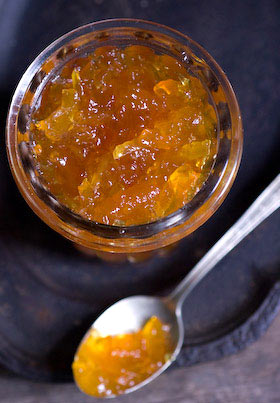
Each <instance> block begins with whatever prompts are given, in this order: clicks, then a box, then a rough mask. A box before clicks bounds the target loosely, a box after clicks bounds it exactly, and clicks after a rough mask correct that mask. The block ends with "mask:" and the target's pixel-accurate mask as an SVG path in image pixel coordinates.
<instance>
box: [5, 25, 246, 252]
mask: <svg viewBox="0 0 280 403" xmlns="http://www.w3.org/2000/svg"><path fill="white" fill-rule="evenodd" d="M133 44H137V45H145V46H149V47H151V48H152V49H153V50H154V51H156V52H160V53H166V54H169V55H171V56H173V57H175V58H176V59H178V60H179V61H181V62H182V63H183V64H184V65H185V67H186V69H187V70H188V71H189V72H190V73H191V74H193V75H195V76H196V77H197V78H199V79H200V80H201V82H202V83H203V85H204V87H205V89H206V90H207V91H208V94H209V100H210V101H209V102H211V103H212V105H213V107H214V109H215V111H216V115H217V136H218V147H217V154H216V158H215V161H214V163H213V167H212V170H211V172H210V175H209V177H208V179H207V180H206V182H205V183H204V185H203V186H202V188H201V189H200V191H199V192H198V193H197V194H196V195H195V197H194V198H193V199H192V200H191V201H190V202H189V203H188V204H186V205H185V206H184V207H183V208H181V209H179V210H177V211H176V212H174V213H172V214H170V215H169V216H167V217H164V218H161V219H159V220H157V221H155V222H151V223H147V224H143V225H135V226H127V227H125V226H111V225H105V224H101V223H97V222H93V221H89V220H86V219H84V218H83V217H81V216H79V215H77V214H75V213H73V212H72V211H71V210H69V209H68V208H67V207H65V206H64V205H62V204H60V203H59V202H58V200H57V199H56V198H55V197H54V195H52V194H51V193H50V192H49V191H48V190H47V189H46V187H45V186H44V184H43V183H42V181H41V179H40V175H38V173H37V171H36V169H35V161H34V157H33V153H32V150H31V140H32V139H31V134H30V133H29V123H30V116H31V114H32V110H33V108H34V105H35V104H36V100H37V99H38V97H39V96H40V93H41V92H42V89H43V88H44V86H45V85H46V84H47V83H48V81H49V80H51V79H52V78H53V77H54V76H55V75H56V74H57V73H58V71H59V70H60V69H61V68H62V66H63V65H64V64H65V63H66V62H68V61H69V60H70V59H72V58H76V57H79V56H81V55H83V54H85V53H87V52H91V51H93V50H94V49H96V48H97V47H100V46H104V45H115V46H119V45H120V46H127V45H133ZM7 150H8V156H9V162H10V166H11V170H12V173H13V175H14V178H15V180H16V183H17V185H18V187H19V189H20V191H21V193H22V195H23V197H24V198H25V200H26V201H27V203H28V204H29V206H30V207H31V208H32V209H33V211H34V212H35V213H36V214H37V215H38V216H39V217H40V218H41V219H42V220H43V221H44V222H45V223H46V224H48V225H49V226H50V227H51V228H53V229H54V230H56V231H57V232H59V233H60V234H61V235H63V236H65V237H66V238H68V239H70V240H71V241H73V242H75V243H76V244H78V245H80V247H81V248H90V249H93V250H96V251H97V253H98V254H99V255H100V253H104V254H108V253H112V252H113V253H117V254H119V253H121V254H132V256H133V255H134V254H135V253H139V252H147V251H152V250H155V249H159V248H164V247H166V246H168V245H171V244H173V243H175V242H177V241H179V240H180V239H182V238H183V237H185V236H187V235H189V234H190V233H191V232H193V231H194V230H196V229H197V228H198V227H199V226H200V225H202V224H203V223H204V222H205V221H206V220H207V219H208V218H209V217H210V216H211V215H212V214H213V213H214V212H215V211H216V210H217V208H218V207H219V206H220V205H221V203H222V202H223V200H224V199H225V197H226V195H227V193H228V192H229V189H230V187H231V185H232V183H233V181H234V179H235V176H236V173H237V170H238V167H239V163H240V158H241V153H242V122H241V116H240V111H239V107H238V103H237V100H236V97H235V94H234V92H233V89H232V87H231V85H230V83H229V81H228V79H227V77H226V76H225V74H224V72H223V71H222V69H221V68H220V67H219V66H218V64H217V63H216V62H215V60H214V59H213V58H212V57H211V56H210V55H209V54H208V53H207V52H206V51H205V50H204V49H203V48H202V47H201V46H200V45H198V44H197V43H196V42H194V41H193V40H192V39H190V38H188V37H187V36H185V35H183V34H181V33H179V32H177V31H175V30H174V29H171V28H168V27H165V26H162V25H159V24H156V23H152V22H147V21H141V20H133V19H114V20H107V21H100V22H95V23H92V24H88V25H85V26H82V27H80V28H77V29H75V30H74V31H71V32H69V33H67V34H66V35H64V36H62V37H61V38H59V39H57V40H56V41H55V42H53V43H52V44H51V45H50V46H48V47H47V48H46V49H45V50H44V51H43V52H42V53H41V54H40V55H39V56H38V57H37V58H36V59H35V60H34V61H33V63H32V64H31V65H30V67H29V68H28V69H27V71H26V72H25V73H24V75H23V77H22V79H21V81H20V82H19V84H18V87H17V89H16V91H15V94H14V96H13V99H12V102H11V106H10V110H9V113H8V119H7Z"/></svg>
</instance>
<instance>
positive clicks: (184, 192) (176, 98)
mask: <svg viewBox="0 0 280 403" xmlns="http://www.w3.org/2000/svg"><path fill="white" fill-rule="evenodd" d="M216 123H217V121H216V115H215V111H214V109H213V107H212V106H211V104H210V103H209V95H208V93H207V91H206V90H205V88H204V87H203V85H202V83H201V81H200V80H199V79H198V78H196V77H195V76H194V75H193V74H191V73H190V72H188V71H187V70H186V68H185V67H184V66H183V64H182V63H181V62H179V61H178V60H176V59H175V58H174V57H171V56H169V55H166V54H157V53H155V52H154V51H153V50H152V49H150V48H149V47H146V46H136V45H133V46H128V47H126V48H121V47H110V46H103V47H100V48H98V49H96V50H95V51H94V53H92V54H89V55H87V56H85V57H82V58H74V59H72V60H70V61H69V62H67V63H66V64H65V65H64V67H63V69H62V70H61V71H60V73H59V74H58V75H57V76H56V77H55V78H54V79H53V80H51V81H50V82H49V83H48V84H47V85H46V86H45V88H44V89H43V91H42V94H41V96H40V100H39V102H38V103H37V106H36V107H35V110H34V112H33V114H32V123H31V126H30V132H31V133H32V140H33V143H32V144H33V152H34V155H35V157H36V160H37V166H38V171H39V174H40V175H41V177H42V178H43V180H44V183H45V185H46V187H47V188H48V189H49V191H50V192H51V193H52V194H53V195H54V196H55V197H56V198H57V199H58V200H59V202H61V203H62V204H64V205H66V206H67V207H68V208H70V209H71V210H72V211H73V212H75V213H77V214H79V215H81V216H83V217H84V218H87V219H89V220H92V221H97V222H100V223H104V224H111V225H121V226H122V225H137V224H143V223H148V222H152V221H156V220H157V219H159V218H161V217H164V216H166V215H168V214H170V213H172V212H174V211H175V210H177V209H179V208H181V207H183V206H184V205H185V204H186V203H188V202H189V201H190V200H191V199H192V198H193V197H194V195H195V194H196V193H197V192H198V191H199V189H200V188H201V186H202V185H203V183H204V182H205V180H206V179H207V177H208V175H209V172H210V169H211V167H212V164H213V160H214V158H215V153H216V146H217V133H216Z"/></svg>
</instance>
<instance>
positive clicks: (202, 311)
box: [0, 0, 280, 379]
mask: <svg viewBox="0 0 280 403" xmlns="http://www.w3.org/2000/svg"><path fill="white" fill-rule="evenodd" d="M113 17H131V18H142V19H147V20H152V21H155V22H159V23H162V24H166V25H169V26H171V27H173V28H176V29H178V30H179V31H181V32H183V33H185V34H187V35H189V36H190V37H192V38H193V39H194V40H196V41H197V42H199V43H200V44H201V45H202V46H203V47H205V48H206V49H207V50H208V51H209V52H210V53H211V55H212V56H214V58H215V59H216V60H217V62H218V63H219V64H220V65H221V67H222V68H223V69H224V71H225V72H226V74H227V75H228V78H229V79H230V81H231V83H232V85H233V87H234V90H235V92H236V95H237V98H238V100H239V104H240V108H241V112H242V116H243V124H244V153H243V159H242V163H241V167H240V170H239V173H238V176H237V179H236V181H235V184H234V185H233V188H232V190H231V192H230V194H229V196H228V197H227V199H226V201H225V202H224V204H223V205H222V207H221V208H220V209H219V211H218V212H217V213H216V214H215V215H214V216H213V217H212V218H211V219H210V220H209V221H208V223H206V224H205V225H204V226H203V227H202V228H200V229H199V230H197V231H196V232H195V234H192V235H191V236H189V237H188V238H187V239H185V240H184V241H183V242H182V243H181V244H180V246H179V247H178V249H176V250H175V251H174V252H173V254H171V255H170V257H169V258H167V259H164V260H163V259H160V258H154V259H152V260H151V261H149V262H147V263H144V264H138V265H136V266H133V265H131V264H127V265H124V264H122V265H119V266H116V265H109V264H105V263H103V262H101V261H99V260H95V259H93V258H89V257H85V256H83V255H81V254H80V253H79V252H77V251H76V250H75V249H74V248H73V247H72V245H71V244H70V243H69V242H68V241H67V240H65V239H63V238H61V237H60V236H59V235H58V234H56V233H54V232H53V231H52V230H51V229H49V228H48V227H47V226H46V225H45V224H44V223H42V222H41V221H40V220H39V219H38V218H37V217H36V216H35V215H34V214H33V212H32V211H31V210H30V209H29V207H28V206H27V205H26V203H25V202H24V200H23V199H22V197H21V196H20V194H19V192H18V190H17V188H16V185H15V183H14V181H13V179H12V176H11V174H10V171H9V167H8V162H7V158H6V153H5V139H4V126H5V118H6V114H7V109H8V105H9V101H10V99H11V96H12V93H13V91H14V89H15V87H16V85H17V82H18V81H19V79H20V77H21V75H22V73H23V72H24V71H25V69H26V67H27V66H28V64H29V63H30V62H31V61H32V60H33V59H34V57H35V56H36V55H37V54H38V53H39V52H40V51H41V50H42V49H43V48H44V47H45V46H46V45H48V44H49V43H50V42H52V41H53V40H54V39H56V38H57V37H58V36H60V35H62V34H64V33H66V32H67V31H69V30H72V29H73V28H75V27H77V26H79V25H82V24H85V23H88V22H92V21H96V20H100V19H106V18H113ZM0 34H1V35H0V38H1V40H0V55H1V62H0V99H1V109H0V113H1V120H0V123H1V129H2V130H1V133H2V135H1V137H0V174H1V176H0V363H2V364H3V365H6V366H8V367H9V368H10V369H13V370H15V371H17V372H18V373H21V374H23V375H26V376H32V377H34V378H37V379H47V378H48V379H49V378H55V379H58V378H65V376H66V375H67V374H66V372H67V371H66V368H67V366H68V368H69V363H70V361H71V357H72V354H73V351H74V349H75V347H76V345H77V343H78V341H79V339H80V337H81V335H82V333H83V331H84V330H85V329H86V327H87V326H88V324H89V323H90V322H91V321H92V320H93V319H94V318H95V316H96V314H97V313H98V312H100V311H101V310H103V309H104V308H105V307H106V306H107V305H109V304H111V303H112V302H114V301H115V300H116V299H119V298H122V297H124V296H127V295H132V294H135V293H159V294H162V293H166V292H167V290H168V289H170V287H172V286H173V285H175V284H176V283H177V282H178V281H179V280H180V279H181V278H182V277H183V276H184V275H185V274H186V272H187V271H188V270H189V269H190V268H191V267H192V266H193V265H194V263H195V262H196V261H197V260H198V259H199V258H200V257H201V256H203V254H204V253H205V252H206V251H207V250H208V249H209V248H210V246H211V245H212V244H213V243H214V242H215V241H216V240H217V239H218V238H219V237H220V236H221V235H222V234H223V233H224V232H225V231H226V230H227V228H229V227H230V226H231V225H232V224H233V223H234V222H235V220H236V219H237V218H238V217H239V216H240V215H241V214H242V212H243V211H245V209H246V208H247V207H248V206H249V205H250V203H251V202H252V201H253V200H254V199H255V198H256V196H257V195H258V194H259V193H260V192H261V190H263V189H264V188H265V187H266V186H267V185H268V184H269V183H270V181H271V180H272V179H273V178H274V177H275V176H276V175H277V173H278V172H279V159H280V133H279V132H280V125H279V123H280V117H279V111H280V97H279V94H280V80H279V66H280V52H279V50H280V49H279V43H280V2H279V1H277V0H274V1H273V0H267V1H266V0H263V1H257V0H254V1H246V0H243V1H242V0H236V1H230V0H223V1H220V0H214V1H212V0H202V1H197V0H193V1H187V0H141V1H140V0H134V1H133V0H95V1H93V0H9V1H8V2H5V0H0ZM279 227H280V215H279V212H276V213H274V214H273V215H272V217H270V218H269V219H268V220H266V222H265V223H263V224H262V225H261V226H260V227H259V228H258V229H257V230H256V231H254V233H253V234H251V235H250V236H249V237H248V238H247V239H246V240H244V241H243V242H242V243H241V245H239V246H238V247H237V248H236V249H235V250H234V251H233V252H232V253H231V254H230V255H229V256H228V257H226V258H225V259H224V260H223V261H222V262H221V263H220V264H219V265H218V266H217V268H216V269H215V270H214V271H213V272H212V273H211V274H210V275H209V276H208V277H207V278H206V279H205V280H204V281H203V282H202V283H201V284H200V285H199V286H198V287H197V288H196V289H195V290H194V292H193V293H192V295H191V296H190V297H189V298H188V300H187V302H186V303H185V306H184V317H185V323H186V325H185V327H186V340H185V345H186V347H188V346H189V345H200V344H201V343H202V344H203V343H207V342H209V341H210V340H213V339H216V338H218V337H220V336H221V335H224V334H225V333H227V332H228V331H229V330H232V329H233V327H234V326H237V325H238V324H240V323H242V322H243V321H245V320H246V319H247V318H248V317H249V316H250V315H251V314H252V313H253V312H254V311H255V310H256V309H257V308H258V306H259V305H260V304H261V303H262V301H263V299H264V298H265V296H266V295H267V293H268V292H269V290H270V289H271V287H272V285H273V284H274V283H275V281H276V280H278V278H279V273H280V237H279V232H280V231H279ZM181 361H182V360H181ZM183 364H184V362H183Z"/></svg>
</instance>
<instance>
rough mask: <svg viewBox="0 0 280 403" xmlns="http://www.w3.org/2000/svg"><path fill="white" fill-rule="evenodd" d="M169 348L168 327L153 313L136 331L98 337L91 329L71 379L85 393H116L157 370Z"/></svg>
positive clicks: (170, 345) (75, 359)
mask: <svg viewBox="0 0 280 403" xmlns="http://www.w3.org/2000/svg"><path fill="white" fill-rule="evenodd" d="M172 351H173V348H172V342H171V336H170V328H169V326H168V325H165V324H163V323H162V322H161V321H160V320H159V319H158V318H157V317H155V316H152V317H151V318H150V319H149V320H148V321H147V323H146V324H145V326H144V327H143V329H141V330H139V331H138V332H136V333H131V334H122V335H117V336H107V337H101V336H100V335H99V334H98V333H97V331H96V330H95V329H92V330H91V331H90V333H89V335H88V336H87V338H86V339H85V340H84V341H83V343H82V344H81V346H80V348H79V350H78V352H77V354H76V356H75V358H74V362H73V364H72V369H73V375H74V379H75V381H76V383H77V385H78V386H79V388H80V389H81V390H82V391H83V392H84V393H86V394H88V395H92V396H96V397H110V396H113V395H119V394H122V393H125V391H126V390H127V389H130V388H133V387H134V386H136V385H138V384H139V383H141V382H143V381H144V380H145V379H147V378H149V377H150V376H151V375H152V374H153V373H154V372H156V371H158V370H159V369H160V368H161V367H162V366H163V365H164V364H165V362H166V361H168V360H169V359H170V354H171V352H172Z"/></svg>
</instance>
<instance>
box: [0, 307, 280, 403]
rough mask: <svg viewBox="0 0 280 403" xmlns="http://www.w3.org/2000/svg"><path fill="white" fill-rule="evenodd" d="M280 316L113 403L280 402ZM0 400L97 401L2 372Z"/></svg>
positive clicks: (71, 390)
mask: <svg viewBox="0 0 280 403" xmlns="http://www.w3.org/2000/svg"><path fill="white" fill-rule="evenodd" d="M279 340H280V315H278V316H277V317H276V319H275V321H274V322H273V324H272V326H271V327H270V328H269V330H268V331H267V333H266V334H265V335H264V336H263V337H262V338H261V339H259V340H258V341H257V342H256V343H254V344H252V345H251V346H250V347H248V348H247V349H246V350H244V351H242V352H240V353H238V354H236V355H233V356H230V357H226V358H223V359H221V360H219V361H215V362H208V363H206V364H199V365H196V366H193V367H189V368H185V369H174V370H170V371H169V372H168V373H166V374H163V375H162V376H160V377H159V378H158V379H157V380H156V381H154V382H153V383H152V384H150V385H148V386H146V387H145V388H143V389H142V390H141V391H138V392H135V393H133V394H130V395H127V396H124V397H120V398H117V399H115V400H113V402H115V403H132V402H133V403H138V402H139V403H276V402H277V403H278V402H279V401H280V356H279ZM0 402H1V403H97V402H100V400H98V399H92V398H90V397H87V396H85V395H83V394H81V393H80V392H79V391H78V390H77V389H76V387H75V386H74V385H73V384H71V383H70V384H50V383H35V382H31V381H26V380H23V379H19V378H17V377H15V376H13V375H9V374H7V373H4V372H0Z"/></svg>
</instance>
